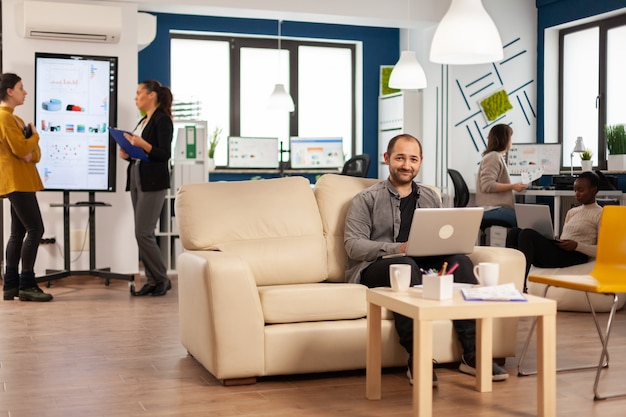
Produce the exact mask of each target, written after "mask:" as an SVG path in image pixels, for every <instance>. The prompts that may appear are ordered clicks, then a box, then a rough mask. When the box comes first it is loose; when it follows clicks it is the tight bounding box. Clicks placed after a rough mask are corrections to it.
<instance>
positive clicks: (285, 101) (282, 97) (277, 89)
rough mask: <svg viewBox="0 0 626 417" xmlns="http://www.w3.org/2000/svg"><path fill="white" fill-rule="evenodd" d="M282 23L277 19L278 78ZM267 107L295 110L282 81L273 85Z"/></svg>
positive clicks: (288, 110) (287, 110)
mask: <svg viewBox="0 0 626 417" xmlns="http://www.w3.org/2000/svg"><path fill="white" fill-rule="evenodd" d="M281 24H282V20H279V21H278V74H279V76H278V78H279V80H280V78H281V77H280V72H281V65H280V61H281V59H280V55H281V54H280V50H281V49H280V26H281ZM268 107H269V108H270V109H272V110H280V111H286V112H292V111H294V110H295V108H296V107H295V105H294V104H293V99H292V98H291V95H290V94H289V93H288V92H287V90H285V85H284V84H283V83H280V82H278V83H276V85H275V86H274V91H273V92H272V95H270V98H269V102H268Z"/></svg>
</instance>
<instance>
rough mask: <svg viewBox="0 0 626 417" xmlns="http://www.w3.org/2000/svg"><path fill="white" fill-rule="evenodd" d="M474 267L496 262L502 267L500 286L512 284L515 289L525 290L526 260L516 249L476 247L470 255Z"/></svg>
mask: <svg viewBox="0 0 626 417" xmlns="http://www.w3.org/2000/svg"><path fill="white" fill-rule="evenodd" d="M469 257H470V259H471V260H472V262H473V263H474V265H476V264H478V263H479V262H495V263H497V264H499V265H500V278H499V280H498V284H507V283H509V282H512V283H513V284H515V288H517V289H518V290H520V291H522V290H523V289H524V275H525V273H526V259H525V258H524V254H523V253H522V252H520V251H518V250H516V249H511V248H500V247H496V246H476V247H474V252H472V253H471V254H469Z"/></svg>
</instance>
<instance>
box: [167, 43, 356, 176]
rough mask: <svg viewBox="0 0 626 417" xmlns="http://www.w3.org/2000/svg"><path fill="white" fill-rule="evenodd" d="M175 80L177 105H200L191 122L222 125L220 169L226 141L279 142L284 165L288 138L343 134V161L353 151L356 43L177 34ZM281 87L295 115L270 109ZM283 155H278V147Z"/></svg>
mask: <svg viewBox="0 0 626 417" xmlns="http://www.w3.org/2000/svg"><path fill="white" fill-rule="evenodd" d="M171 51H172V52H171V54H172V60H171V62H172V64H171V80H172V81H171V83H172V90H173V92H174V101H175V103H183V104H180V106H181V107H182V108H186V106H187V105H188V104H189V105H191V106H194V105H195V106H197V111H196V112H195V113H189V114H188V115H189V116H190V117H191V118H197V119H200V120H206V121H207V123H208V126H209V132H212V130H213V129H214V128H215V127H220V128H222V129H223V130H222V136H221V140H220V144H219V145H218V148H217V149H216V154H215V160H216V161H215V162H216V165H218V166H226V165H227V163H228V160H227V152H226V142H227V140H226V139H227V137H228V136H244V137H277V138H278V139H279V143H280V144H281V145H280V146H281V149H282V150H283V152H282V160H283V161H288V160H289V138H290V137H292V136H300V137H342V138H343V146H344V154H345V158H349V157H350V156H351V155H353V154H354V153H355V148H356V138H355V131H356V115H355V97H356V93H355V73H356V66H355V51H356V45H355V44H354V43H333V42H313V41H298V40H292V39H287V40H285V39H281V51H280V55H279V52H278V44H277V41H276V40H275V38H274V39H271V38H267V39H264V38H244V37H232V36H230V37H225V36H213V35H196V34H179V33H176V34H174V33H173V34H172V35H171ZM277 83H282V84H284V85H285V88H286V89H287V91H289V92H290V93H291V96H292V97H293V99H294V102H295V107H296V109H295V111H294V112H293V113H281V112H276V111H273V110H270V109H268V108H267V101H268V99H269V96H270V94H271V93H272V91H273V88H274V85H275V84H277ZM277 152H279V158H280V150H279V149H277Z"/></svg>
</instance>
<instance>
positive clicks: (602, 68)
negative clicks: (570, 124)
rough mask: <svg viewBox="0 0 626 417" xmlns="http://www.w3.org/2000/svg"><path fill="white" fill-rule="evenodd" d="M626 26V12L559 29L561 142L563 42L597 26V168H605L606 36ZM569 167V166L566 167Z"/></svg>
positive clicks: (560, 130) (560, 124)
mask: <svg viewBox="0 0 626 417" xmlns="http://www.w3.org/2000/svg"><path fill="white" fill-rule="evenodd" d="M620 26H626V14H621V15H618V16H613V17H609V18H606V19H601V20H596V21H593V22H589V23H584V24H580V25H576V26H572V27H568V28H565V29H561V30H559V99H558V106H559V110H558V137H559V143H561V144H563V119H564V115H563V110H564V102H563V95H564V88H563V78H564V69H565V68H564V64H563V61H564V42H565V36H567V35H569V34H572V33H576V32H580V31H583V30H586V29H590V28H594V27H597V28H598V31H599V37H598V47H599V55H598V59H599V62H598V72H599V73H598V95H597V96H596V107H597V109H598V128H597V134H598V166H597V168H598V169H604V170H606V169H607V155H608V152H607V145H606V138H605V134H604V126H605V125H606V115H607V103H606V97H607V94H606V92H607V36H608V32H609V30H611V29H614V28H616V27H620ZM565 162H567V161H565V158H563V159H562V164H561V169H565ZM568 168H569V167H568Z"/></svg>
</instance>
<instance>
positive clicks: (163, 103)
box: [139, 80, 174, 118]
mask: <svg viewBox="0 0 626 417" xmlns="http://www.w3.org/2000/svg"><path fill="white" fill-rule="evenodd" d="M139 84H141V85H143V86H144V88H145V89H146V90H148V92H150V93H151V92H153V91H154V92H155V93H156V95H157V103H159V108H160V109H161V110H163V111H164V112H165V114H167V115H168V116H169V117H170V118H171V117H172V101H173V99H174V98H173V96H172V90H170V88H169V87H165V86H164V85H161V83H160V82H158V81H156V80H146V81H142V82H140V83H139Z"/></svg>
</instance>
